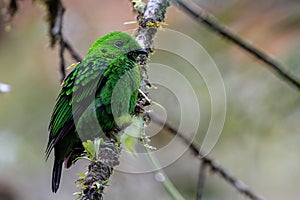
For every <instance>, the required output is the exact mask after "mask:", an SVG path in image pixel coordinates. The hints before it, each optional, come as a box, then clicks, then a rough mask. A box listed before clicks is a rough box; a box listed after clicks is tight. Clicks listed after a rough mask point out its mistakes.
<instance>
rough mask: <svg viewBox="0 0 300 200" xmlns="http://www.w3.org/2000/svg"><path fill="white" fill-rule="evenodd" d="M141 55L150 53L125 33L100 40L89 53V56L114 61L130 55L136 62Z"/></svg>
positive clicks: (111, 34) (117, 33)
mask: <svg viewBox="0 0 300 200" xmlns="http://www.w3.org/2000/svg"><path fill="white" fill-rule="evenodd" d="M140 54H148V53H147V51H146V50H144V49H142V48H141V46H140V45H139V44H138V42H137V41H136V40H135V39H134V38H133V37H132V36H131V35H129V34H127V33H124V32H112V33H109V34H107V35H105V36H104V37H102V38H100V39H98V40H97V41H96V42H95V43H94V44H93V45H92V47H91V48H90V50H89V51H88V53H87V56H95V57H100V56H101V57H107V58H112V59H114V58H117V57H119V56H122V55H128V56H129V57H130V58H131V59H133V60H136V58H137V57H138V55H140Z"/></svg>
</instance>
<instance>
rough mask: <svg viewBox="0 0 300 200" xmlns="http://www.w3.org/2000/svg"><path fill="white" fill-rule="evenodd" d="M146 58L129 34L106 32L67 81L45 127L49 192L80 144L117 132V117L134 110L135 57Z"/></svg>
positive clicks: (138, 78)
mask: <svg viewBox="0 0 300 200" xmlns="http://www.w3.org/2000/svg"><path fill="white" fill-rule="evenodd" d="M140 53H146V52H145V51H144V50H142V49H141V47H140V46H139V44H138V43H137V42H136V41H135V40H134V38H132V37H131V36H130V35H128V34H126V33H122V32H113V33H110V34H108V35H106V36H104V37H102V38H100V39H99V40H97V41H96V42H95V43H94V44H93V46H92V47H91V48H90V50H89V51H88V54H87V56H86V58H85V59H84V60H83V61H82V62H80V63H79V64H78V65H77V66H76V68H75V69H74V70H73V71H72V72H71V73H70V74H69V75H68V76H67V77H66V79H65V80H64V83H63V84H62V89H61V92H60V94H59V96H58V98H57V102H56V105H55V107H54V110H53V113H52V117H51V120H50V125H49V132H50V134H49V141H48V145H47V149H46V156H47V157H48V156H49V154H50V152H51V150H52V149H54V157H55V158H54V166H53V172H52V191H53V192H56V191H57V189H58V187H59V182H60V177H61V171H62V165H63V163H65V166H66V167H69V166H70V165H71V164H72V163H73V162H74V160H75V159H76V158H77V157H79V156H80V155H81V154H82V153H83V151H84V149H83V146H82V141H83V140H86V139H87V138H89V139H93V138H95V137H97V136H101V134H102V136H103V135H104V134H105V135H106V136H108V137H110V135H109V132H110V131H112V130H113V129H115V128H118V125H119V124H117V121H118V118H121V117H123V116H124V115H130V114H132V112H133V111H134V107H135V102H136V99H137V90H138V88H139V84H140V75H139V69H138V67H137V64H136V58H137V56H138V55H139V54H140Z"/></svg>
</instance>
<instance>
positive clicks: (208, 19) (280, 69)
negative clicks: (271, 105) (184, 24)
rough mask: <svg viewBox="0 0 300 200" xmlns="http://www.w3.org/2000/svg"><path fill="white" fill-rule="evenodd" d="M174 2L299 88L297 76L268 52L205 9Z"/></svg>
mask: <svg viewBox="0 0 300 200" xmlns="http://www.w3.org/2000/svg"><path fill="white" fill-rule="evenodd" d="M173 2H174V3H176V4H177V5H178V7H179V8H180V9H182V10H183V11H185V12H186V13H187V14H189V15H190V16H191V17H193V18H194V19H195V20H196V21H198V22H199V23H202V24H204V25H205V26H206V27H207V28H209V29H211V30H212V31H214V32H216V33H217V34H219V35H221V36H223V37H224V38H226V39H228V40H229V41H231V42H233V43H234V44H236V45H237V46H239V47H240V48H242V49H244V50H245V51H246V52H248V53H250V54H251V55H253V56H254V57H256V58H257V59H258V60H260V61H262V62H263V63H265V64H266V66H268V67H269V68H270V69H272V70H273V71H274V72H275V73H276V74H277V75H278V76H279V77H281V78H282V80H284V81H285V82H287V83H289V84H291V85H293V86H295V87H296V88H297V89H298V90H300V81H299V78H298V77H295V76H294V75H293V74H292V73H291V72H290V71H289V70H288V69H287V68H286V67H284V66H282V64H280V63H279V62H278V61H276V60H275V59H273V58H271V57H270V56H269V55H268V54H266V53H264V52H263V51H261V50H259V49H258V48H257V47H254V46H253V45H251V44H250V43H248V42H246V41H245V40H243V39H241V38H240V37H238V36H237V35H236V34H234V33H233V32H232V31H230V30H229V29H228V28H227V27H226V26H225V25H222V24H221V23H220V22H217V20H216V18H215V17H214V16H213V15H211V14H209V13H207V12H206V11H204V10H202V9H200V8H198V9H197V11H196V10H195V8H194V7H195V6H193V8H192V6H189V5H188V4H187V3H184V2H183V1H181V0H173Z"/></svg>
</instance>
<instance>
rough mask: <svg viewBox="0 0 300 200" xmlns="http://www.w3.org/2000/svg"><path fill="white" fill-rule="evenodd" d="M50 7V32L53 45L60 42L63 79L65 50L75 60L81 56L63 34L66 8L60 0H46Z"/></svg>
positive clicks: (62, 74) (62, 77)
mask: <svg viewBox="0 0 300 200" xmlns="http://www.w3.org/2000/svg"><path fill="white" fill-rule="evenodd" d="M45 3H46V5H47V8H48V21H49V34H50V38H51V46H52V47H54V46H55V45H56V44H57V43H58V42H59V58H60V73H61V81H63V80H64V78H65V77H66V69H65V56H64V52H65V50H68V52H69V53H70V55H71V56H72V58H73V59H74V60H76V61H77V62H80V61H81V60H82V58H81V56H80V55H79V53H77V51H76V50H75V49H74V47H73V46H72V45H71V44H70V43H69V42H68V41H67V40H66V39H65V38H64V35H63V31H62V29H63V15H64V12H65V8H64V6H63V4H62V3H61V1H60V0H55V1H53V0H45Z"/></svg>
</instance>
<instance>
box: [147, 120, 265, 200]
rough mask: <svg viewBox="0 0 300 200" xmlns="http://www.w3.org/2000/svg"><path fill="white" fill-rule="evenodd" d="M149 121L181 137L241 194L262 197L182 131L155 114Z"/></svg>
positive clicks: (200, 157)
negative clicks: (201, 149) (199, 147)
mask: <svg viewBox="0 0 300 200" xmlns="http://www.w3.org/2000/svg"><path fill="white" fill-rule="evenodd" d="M151 121H152V122H154V123H156V124H158V125H160V126H163V127H164V129H165V130H166V131H168V132H169V133H171V134H172V135H176V136H178V137H179V138H181V139H182V141H183V142H184V143H185V144H186V145H189V149H190V150H191V151H192V152H193V153H194V154H195V155H196V156H197V158H198V159H200V160H202V162H205V163H206V164H207V165H208V166H209V167H210V169H211V171H212V172H214V173H216V174H218V175H219V176H220V177H221V178H223V179H224V180H225V181H227V182H228V183H230V184H231V185H232V186H233V187H234V188H235V189H236V190H237V191H239V192H240V193H241V194H244V195H245V196H247V197H249V198H250V199H252V200H263V199H264V198H263V197H261V196H260V195H257V194H256V193H254V192H253V191H251V190H250V189H249V187H248V186H247V185H246V184H244V183H243V182H242V181H240V180H238V179H237V178H235V177H234V176H233V175H231V174H230V173H229V172H228V171H227V170H226V169H225V168H224V167H223V166H221V165H220V164H218V163H217V162H216V161H215V160H214V159H212V158H210V157H209V156H208V155H206V154H205V153H203V152H200V150H199V149H198V147H197V146H196V145H195V144H194V143H191V142H190V140H189V139H188V138H187V137H186V136H184V134H183V133H180V132H179V131H178V130H176V129H174V128H173V127H172V126H170V125H169V124H167V123H164V122H163V121H162V120H160V119H159V118H158V117H157V116H155V115H151Z"/></svg>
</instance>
